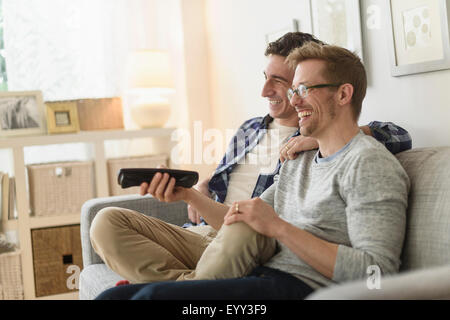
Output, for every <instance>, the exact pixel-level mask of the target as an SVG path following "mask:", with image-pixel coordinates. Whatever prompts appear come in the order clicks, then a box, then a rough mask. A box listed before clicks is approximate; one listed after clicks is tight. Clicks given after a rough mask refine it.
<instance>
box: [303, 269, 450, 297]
mask: <svg viewBox="0 0 450 320" xmlns="http://www.w3.org/2000/svg"><path fill="white" fill-rule="evenodd" d="M307 299H308V300H361V299H362V300H419V299H420V300H434V299H450V265H444V266H438V267H430V268H427V269H421V270H414V271H405V272H401V273H399V274H396V275H390V276H386V277H382V278H381V281H380V289H369V288H368V286H367V281H366V280H364V281H361V280H360V281H354V282H349V283H346V284H340V285H334V286H330V287H328V288H323V289H319V290H317V291H315V292H314V293H312V294H311V295H309V296H308V297H307Z"/></svg>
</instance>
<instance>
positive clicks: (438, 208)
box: [79, 147, 450, 300]
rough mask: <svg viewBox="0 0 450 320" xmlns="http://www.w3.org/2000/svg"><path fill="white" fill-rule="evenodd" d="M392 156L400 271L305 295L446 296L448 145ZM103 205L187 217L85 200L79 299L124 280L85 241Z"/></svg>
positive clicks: (126, 199) (449, 261)
mask: <svg viewBox="0 0 450 320" xmlns="http://www.w3.org/2000/svg"><path fill="white" fill-rule="evenodd" d="M397 158H398V159H399V161H400V162H401V163H402V165H403V167H404V168H405V170H406V172H407V173H408V175H409V177H410V179H411V191H410V195H409V206H408V212H407V230H406V238H405V243H404V246H403V251H402V265H401V269H400V273H399V274H396V275H391V276H386V277H382V278H381V281H380V283H379V284H380V287H379V289H377V288H373V286H372V285H370V284H369V283H368V281H369V280H368V279H370V278H371V277H373V274H368V275H367V279H361V280H358V281H354V282H348V283H342V284H337V285H334V286H330V287H327V288H323V289H320V290H317V291H315V292H314V293H313V294H311V295H310V296H309V297H308V299H312V300H314V299H450V147H436V148H418V149H412V150H409V151H406V152H402V153H400V154H398V155H397ZM107 206H119V207H125V208H130V209H134V210H137V211H140V212H142V213H144V214H147V215H152V216H155V217H158V218H161V219H163V220H166V221H168V222H170V223H174V224H177V225H182V224H183V223H184V222H186V221H187V210H186V205H185V204H184V203H182V202H177V203H170V204H166V203H160V202H158V201H157V200H156V199H154V198H152V197H150V196H145V197H142V196H139V195H133V196H117V197H109V198H98V199H92V200H90V201H88V202H86V203H85V204H84V206H83V208H82V216H81V241H82V249H83V263H84V268H83V270H82V272H81V274H80V282H79V284H80V292H79V293H80V299H93V298H95V297H96V296H97V295H98V294H99V293H100V292H102V291H103V290H105V289H107V288H110V287H112V286H114V285H115V283H116V282H117V281H119V280H123V279H122V278H121V277H120V276H118V275H117V274H115V273H114V272H113V271H112V270H110V269H109V268H108V267H106V265H105V264H103V262H102V260H101V259H100V257H99V256H98V255H97V254H96V253H95V252H94V250H93V249H92V246H91V244H90V241H89V228H90V225H91V221H92V219H93V218H94V216H95V214H96V213H97V212H98V211H99V210H100V209H101V208H104V207H107Z"/></svg>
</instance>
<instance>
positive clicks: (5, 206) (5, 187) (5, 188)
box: [1, 172, 9, 221]
mask: <svg viewBox="0 0 450 320" xmlns="http://www.w3.org/2000/svg"><path fill="white" fill-rule="evenodd" d="M1 186H2V206H1V216H2V217H1V220H2V221H6V220H8V218H9V175H8V173H5V172H3V173H2V180H1Z"/></svg>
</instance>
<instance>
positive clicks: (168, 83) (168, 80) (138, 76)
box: [127, 50, 174, 88]
mask: <svg viewBox="0 0 450 320" xmlns="http://www.w3.org/2000/svg"><path fill="white" fill-rule="evenodd" d="M127 86H128V88H173V86H174V84H173V77H172V72H171V69H170V63H169V55H168V53H167V52H165V51H158V50H138V51H134V52H132V53H131V54H130V55H129V58H128V63H127Z"/></svg>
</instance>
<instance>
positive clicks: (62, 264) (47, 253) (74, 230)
mask: <svg viewBox="0 0 450 320" xmlns="http://www.w3.org/2000/svg"><path fill="white" fill-rule="evenodd" d="M31 242H32V247H33V266H34V281H35V284H36V287H35V288H36V297H42V296H48V295H54V294H60V293H66V292H72V291H73V290H76V288H73V287H71V286H70V285H69V284H68V281H69V282H70V279H69V277H71V276H72V274H71V273H70V272H68V268H69V267H70V266H76V267H77V268H79V271H81V269H82V267H83V258H82V253H81V236H80V226H79V225H73V226H64V227H53V228H44V229H33V230H31Z"/></svg>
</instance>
